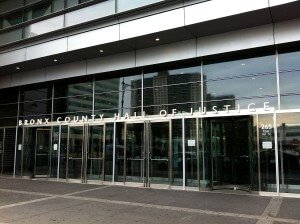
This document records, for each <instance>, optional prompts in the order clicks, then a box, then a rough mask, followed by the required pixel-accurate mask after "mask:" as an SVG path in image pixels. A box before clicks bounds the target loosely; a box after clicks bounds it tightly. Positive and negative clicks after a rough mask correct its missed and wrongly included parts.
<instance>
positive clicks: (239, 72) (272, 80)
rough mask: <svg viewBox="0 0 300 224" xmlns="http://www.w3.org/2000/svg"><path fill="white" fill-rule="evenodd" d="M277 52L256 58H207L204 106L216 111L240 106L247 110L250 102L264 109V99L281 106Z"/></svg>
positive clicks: (204, 68)
mask: <svg viewBox="0 0 300 224" xmlns="http://www.w3.org/2000/svg"><path fill="white" fill-rule="evenodd" d="M275 61H276V60H275V55H267V56H260V57H259V56H258V57H257V56H256V57H253V58H232V59H231V60H229V59H228V60H226V61H223V62H222V61H220V62H208V61H205V60H204V66H203V80H204V83H203V92H204V106H205V107H206V110H207V111H212V107H213V106H217V108H218V110H225V109H226V107H225V105H229V110H230V109H231V110H235V109H238V108H239V107H240V108H241V109H247V107H248V105H249V104H250V103H255V106H256V107H259V108H263V106H264V102H269V104H270V106H271V107H275V108H276V107H277V104H278V102H277V100H278V99H277V82H276V66H275Z"/></svg>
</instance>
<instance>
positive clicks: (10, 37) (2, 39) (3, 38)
mask: <svg viewBox="0 0 300 224" xmlns="http://www.w3.org/2000/svg"><path fill="white" fill-rule="evenodd" d="M22 38H23V30H22V29H17V30H13V31H9V32H5V33H1V34H0V45H3V44H7V43H11V42H15V41H18V40H22Z"/></svg>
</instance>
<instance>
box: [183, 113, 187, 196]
mask: <svg viewBox="0 0 300 224" xmlns="http://www.w3.org/2000/svg"><path fill="white" fill-rule="evenodd" d="M182 172H183V173H182V185H183V186H182V188H183V190H185V185H186V183H185V124H184V118H182Z"/></svg>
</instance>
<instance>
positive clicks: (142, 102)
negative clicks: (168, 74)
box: [141, 69, 144, 116]
mask: <svg viewBox="0 0 300 224" xmlns="http://www.w3.org/2000/svg"><path fill="white" fill-rule="evenodd" d="M141 95H142V96H141V97H142V99H141V104H142V105H141V110H142V111H141V116H143V114H144V70H143V69H142V94H141Z"/></svg>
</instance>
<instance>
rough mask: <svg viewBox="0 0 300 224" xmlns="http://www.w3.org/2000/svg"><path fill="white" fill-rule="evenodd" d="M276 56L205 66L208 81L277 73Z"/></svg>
mask: <svg viewBox="0 0 300 224" xmlns="http://www.w3.org/2000/svg"><path fill="white" fill-rule="evenodd" d="M275 71H276V67H275V56H274V55H271V56H264V57H256V58H249V59H241V60H236V61H229V62H222V63H216V64H210V65H204V66H203V73H204V75H206V79H215V78H222V77H232V76H240V75H251V74H257V73H265V72H275Z"/></svg>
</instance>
